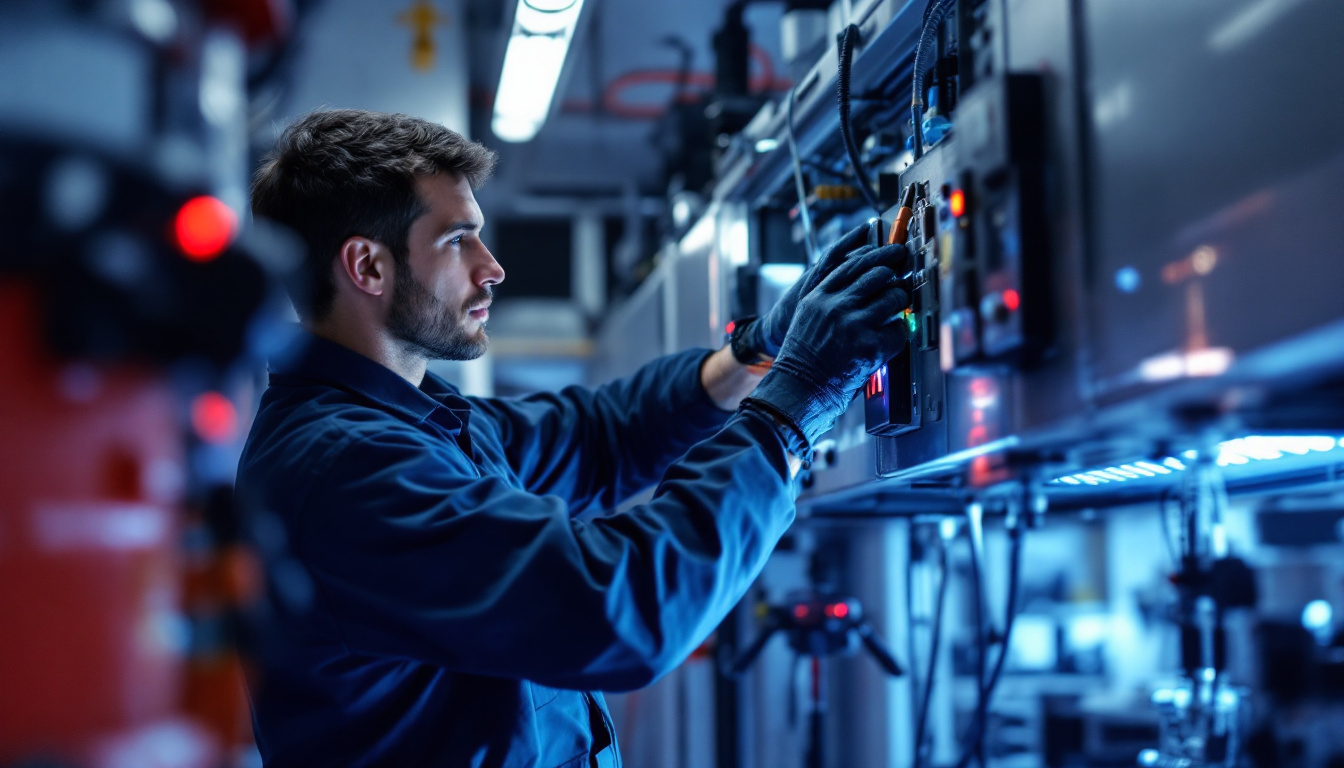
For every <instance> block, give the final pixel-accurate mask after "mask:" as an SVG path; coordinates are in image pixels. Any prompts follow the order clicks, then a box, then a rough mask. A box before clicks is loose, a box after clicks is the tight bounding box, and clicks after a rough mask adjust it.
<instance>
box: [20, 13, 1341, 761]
mask: <svg viewBox="0 0 1344 768" xmlns="http://www.w3.org/2000/svg"><path fill="white" fill-rule="evenodd" d="M1341 34H1344V4H1341V3H1338V2H1336V0H1187V1H1185V2H1182V3H1176V4H1172V3H1166V2H1159V1H1158V0H1031V2H1028V1H1027V0H909V1H908V2H907V1H906V0H833V1H832V2H826V1H825V0H787V1H784V0H775V1H769V2H767V1H766V0H749V1H740V0H681V2H678V3H661V2H653V1H652V0H628V1H627V2H616V1H615V0H517V1H515V0H503V1H502V2H497V1H496V0H393V2H375V1H374V0H234V1H230V0H9V1H8V2H6V3H4V4H3V6H0V225H2V229H0V231H3V232H4V234H5V235H6V238H5V242H4V246H3V248H0V766H4V767H5V768H9V767H10V766H27V767H29V768H32V767H35V766H45V767H49V768H54V767H70V768H75V767H78V768H84V767H86V766H87V767H90V768H133V767H135V768H138V767H140V766H156V767H157V766H161V767H163V768H188V767H197V766H199V767H201V768H206V767H209V766H237V767H240V768H241V767H242V766H256V765H260V757H259V755H258V754H257V752H256V749H255V746H254V745H253V743H252V736H251V724H250V717H249V714H248V710H247V697H246V689H245V686H244V684H243V676H242V669H243V667H244V665H245V663H246V662H245V659H246V657H247V649H248V648H249V646H250V644H253V643H257V642H264V641H265V640H264V638H258V637H249V636H248V633H247V632H246V631H244V627H245V626H248V623H247V622H243V621H241V618H242V617H243V616H244V615H249V612H253V611H256V610H259V606H262V605H263V604H264V600H263V599H262V597H263V595H264V594H266V593H267V588H268V585H269V588H270V592H271V593H272V594H277V593H278V594H283V595H285V596H286V598H287V599H290V598H292V599H296V600H309V599H312V595H311V589H312V588H311V584H310V582H308V580H307V577H306V575H305V574H304V572H303V567H302V565H301V564H299V563H298V561H297V560H295V559H294V558H293V557H292V556H291V555H290V553H289V552H288V551H287V550H286V547H285V543H284V541H283V537H282V536H277V535H275V534H274V531H268V529H267V528H266V526H265V525H264V517H263V518H262V520H263V524H262V525H260V526H259V527H257V526H254V527H253V529H250V530H248V531H247V532H246V533H245V532H244V530H243V526H242V525H241V523H240V520H241V517H242V516H241V515H240V510H239V509H238V508H237V507H238V505H237V503H236V501H235V499H234V498H233V494H232V480H233V474H234V470H235V467H236V462H237V459H238V456H239V453H240V451H241V448H242V441H243V439H244V438H245V436H246V434H247V431H248V428H249V425H250V422H251V418H252V414H253V412H254V410H255V407H256V403H257V399H258V397H259V396H260V394H261V392H262V391H263V390H264V387H265V381H266V379H265V364H266V363H265V361H266V359H267V357H268V355H270V354H272V353H274V352H275V351H277V350H278V349H279V348H280V347H281V346H282V345H283V344H284V342H285V340H286V338H287V337H288V336H289V334H291V333H292V332H293V327H294V326H293V323H294V321H295V316H294V313H293V310H292V308H291V306H290V303H289V299H288V297H287V295H286V290H287V289H290V290H294V289H298V290H301V289H302V286H301V285H299V284H298V283H297V280H298V278H297V276H296V274H297V273H296V267H297V266H298V264H299V262H300V260H301V258H302V252H301V251H300V248H301V245H300V244H299V243H298V242H297V241H296V239H295V238H293V237H292V236H291V235H290V234H289V233H288V232H286V231H284V230H283V229H282V228H280V227H277V226H275V225H273V224H271V223H269V222H266V221H262V220H254V219H253V218H252V217H251V215H250V214H249V212H248V208H249V205H248V197H247V196H248V184H249V180H250V177H251V173H252V171H253V170H254V169H255V168H256V166H257V164H258V163H259V161H260V159H261V158H262V157H263V156H264V155H265V154H266V153H267V152H268V151H269V150H270V149H271V147H272V146H273V144H274V142H275V140H276V138H277V137H278V136H279V134H280V132H281V131H282V130H283V129H284V128H285V126H286V125H287V124H288V123H289V122H290V121H292V120H293V119H294V118H295V117H297V116H299V115H302V114H304V113H306V112H308V111H311V110H314V109H320V108H345V107H351V108H362V109H371V110H379V111H388V112H405V113H409V114H413V115H417V116H420V117H424V118H427V119H431V120H435V121H438V122H441V123H443V124H444V125H446V126H448V127H449V128H451V129H453V130H455V131H458V132H461V133H463V134H465V135H467V136H469V137H471V138H473V139H475V140H478V141H481V142H483V143H485V144H486V145H488V146H490V147H491V148H493V149H495V150H496V151H498V153H499V156H500V160H499V165H498V169H497V172H496V174H495V177H494V178H493V179H492V180H491V181H490V182H488V184H486V185H485V186H484V187H483V188H481V189H480V190H478V192H477V195H478V199H479V201H480V203H481V207H482V210H483V212H484V214H485V218H486V224H485V229H484V232H483V238H484V240H485V242H486V243H487V244H488V245H489V247H490V248H491V250H492V251H493V253H494V254H495V256H496V257H497V258H498V260H499V261H500V263H501V264H502V265H503V266H504V268H505V269H506V270H507V273H508V279H507V280H506V281H505V282H504V283H503V284H501V285H500V286H499V287H498V289H497V291H496V296H497V303H496V304H495V306H494V311H493V312H492V322H491V324H490V337H491V345H490V351H489V352H488V353H487V354H486V355H485V356H484V357H482V358H480V359H478V360H475V361H471V362H466V363H435V364H434V366H435V367H434V370H436V371H437V372H439V373H441V374H443V375H444V376H446V377H447V378H449V379H450V380H451V381H453V382H455V383H456V384H458V386H460V387H461V388H462V389H463V391H464V392H465V393H466V394H471V395H483V396H490V395H496V396H508V395H514V394H519V393H525V392H531V391H536V390H540V389H555V388H559V387H561V386H565V385H568V384H595V383H599V382H602V381H606V380H608V379H610V378H612V377H614V376H619V375H623V374H626V373H629V372H631V371H633V370H634V369H635V368H637V367H638V366H639V365H641V364H642V363H644V362H646V361H648V360H650V359H652V358H653V357H655V356H657V355H660V354H664V353H669V352H673V351H677V350H680V349H684V348H687V347H691V346H702V347H711V348H716V347H718V346H721V345H722V344H723V343H724V341H725V338H726V333H728V332H730V330H731V328H732V327H733V323H734V322H736V321H738V320H740V319H742V318H744V317H746V316H749V315H752V314H757V313H759V312H762V311H764V310H765V309H768V307H769V306H771V305H772V303H773V302H774V301H775V299H776V298H777V297H778V296H779V295H780V294H781V293H782V292H783V291H784V290H786V289H787V288H788V287H789V285H791V284H792V282H793V281H794V280H796V279H797V277H798V276H799V275H800V274H801V273H802V270H803V269H804V268H805V266H806V265H807V264H808V263H811V262H812V261H813V260H815V258H816V256H817V254H818V253H819V252H820V251H821V250H823V249H824V248H825V247H826V245H828V244H829V243H830V242H832V241H834V240H835V239H836V238H838V237H839V235H840V234H841V233H843V232H845V231H847V230H848V229H850V228H852V227H854V226H859V225H867V226H869V227H870V228H871V236H872V238H873V239H874V240H875V241H890V242H895V241H897V240H904V241H906V242H908V244H909V245H910V247H911V250H912V253H913V254H914V257H913V261H912V265H911V270H910V273H909V274H907V275H905V276H904V279H905V280H906V281H907V285H906V287H907V288H909V289H910V292H911V294H912V296H913V297H914V305H913V306H912V309H911V311H910V312H909V313H908V315H907V326H908V328H907V330H905V331H902V332H903V333H907V337H908V339H909V345H908V347H907V351H906V352H904V353H902V355H901V356H898V357H897V358H893V360H892V361H890V362H889V363H888V365H887V366H885V367H884V368H883V369H882V370H881V371H880V372H879V373H878V374H877V375H875V376H874V378H873V379H872V380H871V381H870V382H869V384H868V386H867V387H866V388H865V390H864V392H863V393H861V394H860V395H859V396H858V397H857V398H856V400H855V402H854V404H853V407H852V408H851V409H850V411H849V412H848V413H846V414H845V416H844V418H842V420H841V423H840V424H839V426H838V427H837V428H836V430H835V431H834V432H833V433H831V435H830V436H829V438H828V439H827V440H826V442H825V443H823V444H822V445H821V446H819V451H818V457H817V460H816V461H815V462H814V463H813V465H812V466H811V467H810V469H809V470H808V471H807V472H806V473H805V477H804V480H805V487H806V490H805V491H804V494H803V496H802V498H801V499H800V502H799V509H800V515H799V521H798V523H797V525H796V526H795V528H794V529H793V530H792V531H791V532H790V533H789V535H788V536H787V537H786V538H785V540H784V542H783V543H782V544H781V546H780V548H779V550H778V552H777V553H776V554H775V555H774V557H773V558H772V560H771V562H770V564H769V565H768V566H767V569H766V572H765V573H764V574H763V575H762V577H761V578H760V580H759V582H758V583H757V585H756V586H755V587H754V588H753V590H752V592H751V593H750V594H749V595H748V597H747V598H746V599H744V601H743V603H742V605H740V606H739V607H738V608H737V609H736V610H735V611H734V613H733V614H732V615H731V616H730V617H729V618H728V620H727V621H725V623H724V625H723V626H721V627H720V628H719V630H718V631H717V632H716V633H715V635H714V637H712V638H711V639H710V640H709V641H708V642H707V643H706V644H705V646H704V647H703V648H701V649H700V650H699V651H697V653H696V654H695V655H694V656H693V657H692V658H691V659H690V660H688V661H687V662H686V663H685V664H684V665H682V667H681V668H679V669H678V670H676V671H675V672H673V673H672V674H671V675H669V676H668V677H667V678H665V679H663V680H661V681H660V682H658V683H657V684H655V685H654V686H652V687H650V688H648V689H646V690H643V691H639V692H635V693H630V694H624V695H619V696H618V695H613V696H611V697H610V701H611V703H612V708H613V713H614V717H615V721H616V725H617V730H618V735H619V738H620V741H621V745H622V751H623V753H624V755H625V761H626V763H627V764H629V765H634V766H666V767H667V768H674V767H678V768H705V767H709V766H717V767H718V768H739V767H741V768H747V767H749V766H761V767H762V768H765V767H769V768H790V767H793V766H807V768H819V767H820V766H825V765H832V766H957V768H963V767H964V766H967V765H971V764H977V765H994V766H1004V767H1007V766H1084V765H1086V766H1122V765H1136V764H1139V765H1149V766H1166V767H1168V768H1193V767H1194V766H1213V765H1218V766H1252V765H1253V766H1281V767H1283V768H1290V767H1294V766H1344V634H1341V631H1340V628H1341V627H1342V626H1344V622H1342V621H1341V620H1340V618H1339V616H1340V613H1341V611H1344V557H1342V555H1344V397H1341V395H1340V393H1341V392H1344V387H1342V386H1341V385H1344V301H1341V299H1340V297H1341V295H1344V266H1341V260H1342V259H1344V246H1342V245H1341V243H1344V217H1341V216H1340V212H1341V211H1342V210H1344V99H1342V98H1340V94H1341V93H1344V48H1341V47H1340V46H1339V44H1338V39H1339V36H1340V35H1341Z"/></svg>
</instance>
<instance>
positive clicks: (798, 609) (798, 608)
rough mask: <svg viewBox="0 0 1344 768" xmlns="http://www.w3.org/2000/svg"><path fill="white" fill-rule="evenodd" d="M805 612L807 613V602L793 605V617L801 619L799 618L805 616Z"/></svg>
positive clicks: (801, 618)
mask: <svg viewBox="0 0 1344 768" xmlns="http://www.w3.org/2000/svg"><path fill="white" fill-rule="evenodd" d="M807 614H808V610H807V604H806V603H799V604H797V605H795V606H793V616H794V618H796V619H798V620H800V621H801V620H803V619H806V618H807Z"/></svg>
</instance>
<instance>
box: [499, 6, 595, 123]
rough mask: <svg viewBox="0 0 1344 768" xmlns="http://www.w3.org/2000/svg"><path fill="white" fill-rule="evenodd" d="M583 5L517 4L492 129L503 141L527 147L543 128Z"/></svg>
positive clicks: (500, 77) (500, 78) (500, 76)
mask: <svg viewBox="0 0 1344 768" xmlns="http://www.w3.org/2000/svg"><path fill="white" fill-rule="evenodd" d="M582 9H583V0H518V8H517V10H516V11H515V13H514V17H513V32H512V33H511V34H510V35H509V47H508V49H507V50H506V51H505V52H504V68H503V70H502V71H501V72H500V75H499V91H498V92H497V93H496V94H495V114H494V118H493V119H492V120H491V123H490V127H491V129H492V130H493V131H494V132H495V135H496V136H498V137H499V138H501V139H503V140H504V141H511V142H524V141H531V140H532V138H533V137H535V136H536V135H537V132H538V131H540V130H541V126H542V124H543V123H545V122H546V116H547V115H548V114H550V111H551V101H552V100H553V99H554V98H555V86H556V84H557V83H558V82H559V80H560V71H561V70H562V69H564V66H565V55H566V54H567V53H568V52H569V41H570V40H571V39H573V37H574V29H575V27H576V26H578V21H579V11H581V10H582Z"/></svg>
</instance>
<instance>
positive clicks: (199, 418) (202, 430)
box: [191, 392, 238, 443]
mask: <svg viewBox="0 0 1344 768" xmlns="http://www.w3.org/2000/svg"><path fill="white" fill-rule="evenodd" d="M191 426H192V428H193V429H195V430H196V435H197V437H199V438H201V439H202V440H204V441H205V442H207V443H223V442H227V441H229V440H231V439H233V437H234V435H236V434H238V412H237V411H236V410H234V407H233V403H232V402H230V401H229V398H227V397H225V396H223V395H221V394H220V393H218V392H206V393H205V394H202V395H199V396H197V398H196V399H195V400H193V401H192V402H191Z"/></svg>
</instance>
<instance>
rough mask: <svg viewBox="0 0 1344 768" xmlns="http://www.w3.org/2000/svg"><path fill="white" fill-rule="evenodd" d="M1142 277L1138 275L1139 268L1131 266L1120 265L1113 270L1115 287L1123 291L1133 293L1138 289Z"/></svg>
mask: <svg viewBox="0 0 1344 768" xmlns="http://www.w3.org/2000/svg"><path fill="white" fill-rule="evenodd" d="M1142 282H1143V279H1142V278H1141V277H1140V276H1139V270H1137V269H1135V268H1133V267H1121V268H1120V269H1118V270H1116V271H1115V287H1116V288H1119V289H1120V290H1121V291H1122V292H1124V293H1133V292H1135V291H1137V290H1139V285H1140V284H1141V283H1142Z"/></svg>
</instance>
